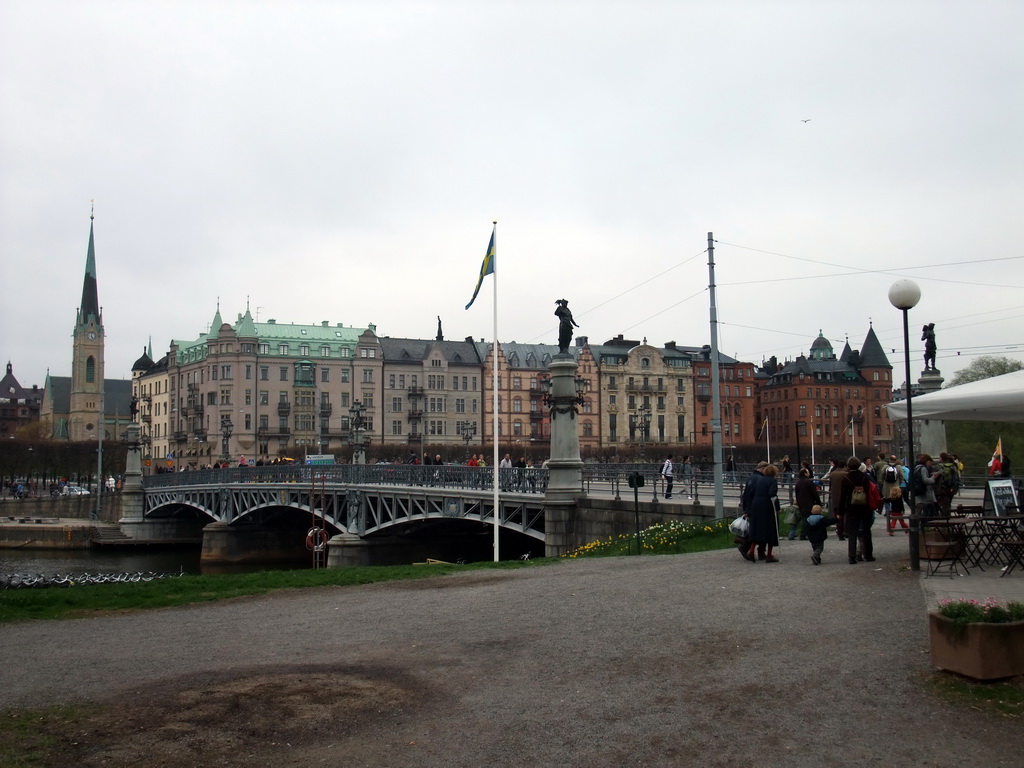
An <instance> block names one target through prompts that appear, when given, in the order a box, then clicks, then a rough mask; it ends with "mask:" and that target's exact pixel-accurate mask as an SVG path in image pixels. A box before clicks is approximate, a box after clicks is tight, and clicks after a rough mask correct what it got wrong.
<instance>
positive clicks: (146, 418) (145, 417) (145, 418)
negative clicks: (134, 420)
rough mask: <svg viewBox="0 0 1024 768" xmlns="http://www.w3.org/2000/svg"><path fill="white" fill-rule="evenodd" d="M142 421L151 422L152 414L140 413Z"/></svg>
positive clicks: (144, 422)
mask: <svg viewBox="0 0 1024 768" xmlns="http://www.w3.org/2000/svg"><path fill="white" fill-rule="evenodd" d="M142 422H143V424H152V423H153V415H152V414H150V413H144V414H142Z"/></svg>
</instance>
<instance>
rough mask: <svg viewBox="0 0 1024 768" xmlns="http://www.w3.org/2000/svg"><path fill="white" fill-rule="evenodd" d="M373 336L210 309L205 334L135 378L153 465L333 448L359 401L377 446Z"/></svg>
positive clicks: (177, 344) (176, 346) (343, 437)
mask: <svg viewBox="0 0 1024 768" xmlns="http://www.w3.org/2000/svg"><path fill="white" fill-rule="evenodd" d="M374 330H375V329H374V327H373V326H372V325H371V326H370V327H369V328H366V329H364V328H354V327H351V326H345V325H342V324H338V325H333V326H332V325H331V324H330V323H329V322H327V321H324V322H322V323H321V324H319V325H297V324H294V323H288V324H284V323H278V322H277V321H276V320H268V321H266V322H264V323H257V322H255V321H254V320H253V318H252V315H251V313H250V312H249V310H248V308H247V309H246V311H245V314H243V315H239V317H238V320H237V321H236V323H235V324H234V325H232V324H230V323H225V322H223V321H222V319H221V315H220V310H219V309H218V310H217V312H216V314H215V315H214V319H213V322H212V323H211V326H210V331H209V332H208V333H204V334H201V335H200V336H199V337H198V338H196V339H195V340H191V341H173V342H171V345H170V349H169V351H168V353H167V355H166V357H165V358H164V359H162V360H161V361H160V362H159V363H157V364H154V365H153V366H152V367H151V368H149V370H146V371H142V370H137V371H134V372H133V389H134V391H135V393H136V396H137V397H138V398H139V403H140V409H139V414H140V421H141V423H142V425H143V436H144V438H143V439H144V442H145V440H147V439H148V441H149V444H150V446H151V455H150V458H151V459H152V460H153V462H154V466H161V465H163V466H168V465H172V466H173V467H174V468H175V469H181V468H182V467H185V466H205V465H208V464H211V463H213V462H214V461H223V460H227V461H229V462H231V463H233V464H234V463H238V462H240V461H242V460H243V458H244V459H245V460H247V461H248V460H250V459H253V460H260V459H264V460H266V459H271V458H274V457H276V456H278V455H279V454H280V453H281V452H282V451H284V450H285V449H299V450H302V451H303V452H305V453H327V452H334V451H339V450H341V449H343V448H345V447H347V446H348V445H349V436H350V419H351V415H350V409H351V408H353V406H354V405H355V404H356V403H357V402H358V404H359V405H360V406H361V408H362V409H363V412H362V416H363V419H364V424H363V431H364V432H365V434H366V435H367V436H368V437H369V439H370V440H371V441H379V439H380V425H381V420H380V407H381V406H380V400H381V380H382V376H381V371H382V366H383V359H382V354H381V347H380V343H379V342H378V340H377V337H376V334H375V333H374ZM145 363H146V361H145V360H143V359H140V361H139V362H138V363H136V365H137V366H144V365H145Z"/></svg>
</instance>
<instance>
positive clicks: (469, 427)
mask: <svg viewBox="0 0 1024 768" xmlns="http://www.w3.org/2000/svg"><path fill="white" fill-rule="evenodd" d="M459 424H460V427H459V428H460V429H461V430H462V439H463V440H465V441H466V455H465V458H463V461H465V462H466V463H467V464H468V463H469V443H470V441H471V440H472V439H473V437H474V436H475V435H476V422H475V421H460V422H459Z"/></svg>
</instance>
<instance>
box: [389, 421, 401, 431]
mask: <svg viewBox="0 0 1024 768" xmlns="http://www.w3.org/2000/svg"><path fill="white" fill-rule="evenodd" d="M391 434H392V435H400V434H402V422H401V421H399V420H398V419H395V420H394V421H392V422H391Z"/></svg>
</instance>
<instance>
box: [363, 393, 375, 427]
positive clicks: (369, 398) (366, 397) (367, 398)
mask: <svg viewBox="0 0 1024 768" xmlns="http://www.w3.org/2000/svg"><path fill="white" fill-rule="evenodd" d="M363 405H365V406H366V407H367V408H373V392H363ZM367 429H369V427H367Z"/></svg>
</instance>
